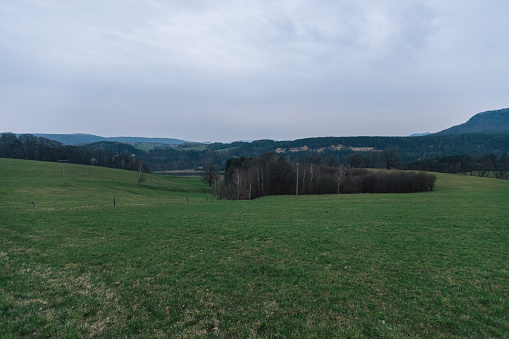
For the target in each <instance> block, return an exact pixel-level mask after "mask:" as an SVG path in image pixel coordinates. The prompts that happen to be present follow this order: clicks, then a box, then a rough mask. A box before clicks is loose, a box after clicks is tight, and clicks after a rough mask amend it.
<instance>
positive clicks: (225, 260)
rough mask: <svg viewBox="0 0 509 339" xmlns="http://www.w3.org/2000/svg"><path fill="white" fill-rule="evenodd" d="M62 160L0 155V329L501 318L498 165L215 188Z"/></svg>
mask: <svg viewBox="0 0 509 339" xmlns="http://www.w3.org/2000/svg"><path fill="white" fill-rule="evenodd" d="M63 171H64V173H65V183H66V185H65V186H64V181H63ZM63 171H62V165H61V164H58V163H44V162H32V161H23V160H13V159H1V158H0V180H1V181H2V185H0V216H1V223H0V337H7V338H11V337H19V336H35V337H48V336H52V337H71V336H72V337H90V336H92V337H134V336H140V337H173V338H179V337H180V338H183V337H193V338H194V337H225V338H226V337H232V338H244V337H254V338H266V337H275V338H276V337H279V338H283V337H285V338H293V337H307V338H309V337H315V338H332V337H423V338H424V337H426V338H427V337H507V336H508V334H509V325H508V324H509V316H508V314H507V310H508V309H509V270H508V268H509V267H508V264H507V263H508V262H509V246H508V244H509V231H508V229H507V221H508V220H509V210H508V209H507V205H508V203H509V194H507V192H509V181H506V180H495V179H489V178H478V177H470V176H461V175H445V174H437V177H438V180H437V184H436V187H435V191H434V192H426V193H414V194H392V195H391V194H376V195H375V194H373V195H324V196H301V197H299V199H298V200H296V199H295V197H292V196H279V197H265V198H261V199H257V200H253V201H216V200H212V196H211V195H210V194H209V193H208V187H206V186H205V184H203V183H202V182H201V181H200V180H199V179H192V178H176V177H167V176H155V175H148V179H147V181H146V182H145V183H144V184H143V185H141V186H139V185H137V181H136V174H135V173H133V172H128V171H121V170H112V169H106V168H98V167H88V166H79V165H71V164H64V165H63ZM113 198H115V199H116V207H113ZM32 201H33V202H34V203H35V204H36V206H37V209H35V208H34V207H33V205H32V204H31V202H32Z"/></svg>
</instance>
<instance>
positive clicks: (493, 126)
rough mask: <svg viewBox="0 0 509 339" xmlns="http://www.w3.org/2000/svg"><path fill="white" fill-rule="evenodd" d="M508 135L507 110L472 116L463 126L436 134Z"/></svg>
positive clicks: (508, 115) (508, 121)
mask: <svg viewBox="0 0 509 339" xmlns="http://www.w3.org/2000/svg"><path fill="white" fill-rule="evenodd" d="M472 133H479V134H509V108H504V109H499V110H496V111H487V112H482V113H478V114H476V115H474V116H473V117H472V118H470V120H468V121H467V122H465V123H464V124H461V125H457V126H453V127H450V128H447V129H444V130H443V131H440V132H438V133H436V134H441V135H449V134H472Z"/></svg>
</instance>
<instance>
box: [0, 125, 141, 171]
mask: <svg viewBox="0 0 509 339" xmlns="http://www.w3.org/2000/svg"><path fill="white" fill-rule="evenodd" d="M112 144H117V145H112ZM136 153H139V151H138V150H136V149H135V148H134V147H132V146H130V145H127V144H122V143H110V142H101V143H96V144H91V145H88V146H71V145H64V144H62V143H60V142H58V141H54V140H50V139H46V138H42V137H37V136H34V135H32V134H21V135H19V136H17V135H16V134H14V133H11V132H6V133H2V134H1V136H0V157H2V158H14V159H25V160H38V161H49V162H57V161H66V162H69V163H72V164H81V165H93V166H102V167H110V168H118V169H125V170H133V171H138V172H148V171H149V169H148V167H147V165H146V164H145V163H144V162H143V161H142V160H141V159H140V156H139V155H138V154H136ZM139 177H140V178H141V177H143V176H141V175H140V176H139Z"/></svg>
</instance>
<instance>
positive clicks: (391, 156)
mask: <svg viewBox="0 0 509 339" xmlns="http://www.w3.org/2000/svg"><path fill="white" fill-rule="evenodd" d="M382 159H383V161H384V162H385V166H386V168H387V169H388V170H390V169H391V168H397V167H398V166H399V165H400V163H401V155H400V154H399V150H398V148H397V147H387V148H384V150H383V151H382Z"/></svg>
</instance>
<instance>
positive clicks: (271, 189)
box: [223, 152, 436, 200]
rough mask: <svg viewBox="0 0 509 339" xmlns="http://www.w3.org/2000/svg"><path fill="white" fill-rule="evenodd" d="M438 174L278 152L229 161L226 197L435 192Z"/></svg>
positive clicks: (224, 194) (225, 177) (226, 170)
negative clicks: (295, 159)
mask: <svg viewBox="0 0 509 339" xmlns="http://www.w3.org/2000/svg"><path fill="white" fill-rule="evenodd" d="M435 179H436V178H435V176H434V175H432V174H429V173H424V172H413V171H397V170H391V171H374V170H371V171H369V170H367V169H360V168H350V169H347V168H345V167H343V166H341V167H331V166H326V165H320V164H316V163H313V162H308V163H305V164H301V163H295V164H291V163H290V162H288V161H286V160H285V158H284V157H283V156H282V155H280V154H277V153H275V152H270V153H265V154H263V155H261V156H259V157H254V158H232V159H230V160H228V162H227V163H226V169H225V176H224V181H225V185H226V186H225V188H224V191H223V196H224V197H225V198H226V199H232V200H246V199H254V198H257V197H261V196H267V195H288V194H297V195H306V194H335V193H411V192H424V191H432V190H433V188H434V184H435Z"/></svg>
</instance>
